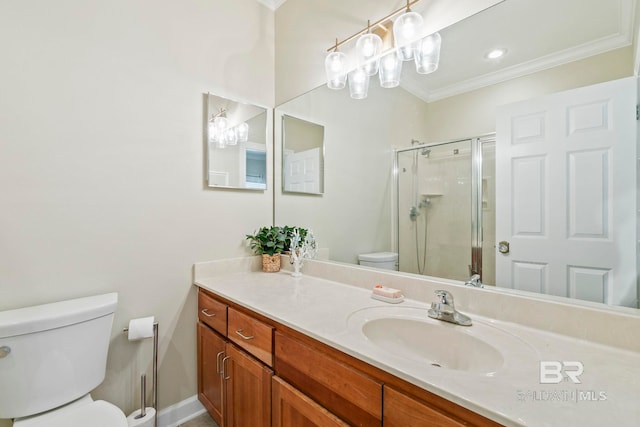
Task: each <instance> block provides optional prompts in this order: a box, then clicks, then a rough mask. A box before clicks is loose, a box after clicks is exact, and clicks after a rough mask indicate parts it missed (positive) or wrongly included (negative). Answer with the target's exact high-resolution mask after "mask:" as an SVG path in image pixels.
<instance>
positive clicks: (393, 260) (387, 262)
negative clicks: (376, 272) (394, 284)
mask: <svg viewBox="0 0 640 427" xmlns="http://www.w3.org/2000/svg"><path fill="white" fill-rule="evenodd" d="M358 263H359V264H360V265H364V266H366V267H375V268H382V269H385V270H398V254H397V253H395V252H373V253H370V254H360V255H358Z"/></svg>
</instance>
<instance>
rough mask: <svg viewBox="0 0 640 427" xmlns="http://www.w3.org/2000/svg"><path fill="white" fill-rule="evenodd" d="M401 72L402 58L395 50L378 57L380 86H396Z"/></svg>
mask: <svg viewBox="0 0 640 427" xmlns="http://www.w3.org/2000/svg"><path fill="white" fill-rule="evenodd" d="M401 74H402V59H400V55H399V54H398V52H396V51H395V50H393V51H391V52H389V53H387V54H386V55H384V56H383V57H382V58H381V59H380V70H379V71H378V75H379V77H380V86H382V87H384V88H392V87H396V86H398V85H399V84H400V75H401Z"/></svg>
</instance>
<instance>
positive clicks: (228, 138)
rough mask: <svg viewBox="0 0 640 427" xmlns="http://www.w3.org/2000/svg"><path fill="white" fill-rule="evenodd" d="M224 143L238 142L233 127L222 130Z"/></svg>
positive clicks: (234, 143) (232, 143)
mask: <svg viewBox="0 0 640 427" xmlns="http://www.w3.org/2000/svg"><path fill="white" fill-rule="evenodd" d="M224 143H225V144H226V145H236V144H237V143H238V137H237V136H236V131H235V129H227V130H225V131H224Z"/></svg>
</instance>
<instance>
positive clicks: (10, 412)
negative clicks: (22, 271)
mask: <svg viewBox="0 0 640 427" xmlns="http://www.w3.org/2000/svg"><path fill="white" fill-rule="evenodd" d="M117 304H118V294H116V293H110V294H104V295H98V296H93V297H87V298H79V299H74V300H69V301H61V302H56V303H52V304H44V305H39V306H35V307H26V308H20V309H16V310H9V311H3V312H0V384H1V385H2V386H1V387H0V419H3V418H9V419H10V418H13V419H14V423H13V426H14V427H45V426H46V427H126V426H127V425H128V423H127V418H126V417H125V415H124V413H123V412H122V411H121V410H120V409H118V407H116V406H115V405H113V404H111V403H108V402H105V401H103V400H96V401H94V400H93V399H92V398H91V395H90V394H89V392H90V391H91V390H93V389H94V388H96V387H97V386H98V385H100V383H102V381H103V380H104V376H105V370H106V366H107V351H108V350H109V340H110V338H111V325H112V323H113V315H114V312H115V310H116V305H117Z"/></svg>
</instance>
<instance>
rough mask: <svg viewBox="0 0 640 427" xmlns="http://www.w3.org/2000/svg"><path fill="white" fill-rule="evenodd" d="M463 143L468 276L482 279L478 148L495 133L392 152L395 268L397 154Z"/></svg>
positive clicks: (396, 241)
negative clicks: (467, 147) (467, 157)
mask: <svg viewBox="0 0 640 427" xmlns="http://www.w3.org/2000/svg"><path fill="white" fill-rule="evenodd" d="M466 141H470V142H471V264H470V271H469V276H472V275H473V274H479V275H480V277H481V278H482V248H483V227H482V224H483V222H482V221H483V217H482V196H483V194H482V193H483V191H482V172H483V169H482V167H483V163H482V148H483V145H484V144H485V143H491V142H494V143H495V141H496V134H495V132H492V133H488V134H485V135H481V136H475V137H471V138H458V139H452V140H448V141H442V142H434V143H426V144H419V145H414V146H411V147H407V148H398V149H395V150H393V181H394V185H393V189H394V192H395V194H393V196H392V197H393V198H394V199H395V201H394V202H393V205H395V209H394V210H393V212H392V219H393V222H394V227H393V234H394V235H395V239H394V241H395V248H394V250H395V252H396V253H397V254H398V265H400V189H399V185H400V175H399V171H398V169H399V162H398V155H399V154H400V153H406V152H410V151H416V150H422V149H424V148H432V147H438V146H442V145H447V144H455V143H460V142H466ZM394 217H395V218H394ZM425 250H426V248H425Z"/></svg>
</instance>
